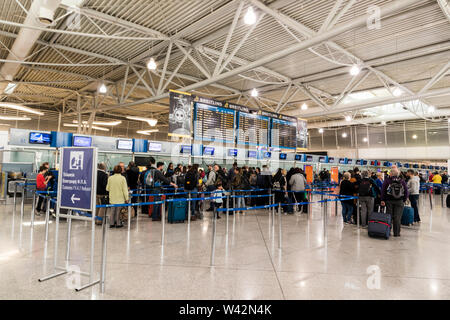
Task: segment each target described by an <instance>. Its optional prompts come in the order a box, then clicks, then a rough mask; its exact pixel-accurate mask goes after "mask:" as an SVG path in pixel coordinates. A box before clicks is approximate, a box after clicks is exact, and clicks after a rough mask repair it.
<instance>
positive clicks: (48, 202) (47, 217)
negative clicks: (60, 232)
mask: <svg viewBox="0 0 450 320" xmlns="http://www.w3.org/2000/svg"><path fill="white" fill-rule="evenodd" d="M50 199H51V198H50V197H47V208H46V210H45V242H47V240H48V224H49V221H50V202H51V201H50Z"/></svg>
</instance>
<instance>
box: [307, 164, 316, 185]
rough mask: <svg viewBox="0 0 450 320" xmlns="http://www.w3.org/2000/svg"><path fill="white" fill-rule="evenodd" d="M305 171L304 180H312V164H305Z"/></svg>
mask: <svg viewBox="0 0 450 320" xmlns="http://www.w3.org/2000/svg"><path fill="white" fill-rule="evenodd" d="M305 173H306V182H307V183H308V184H310V183H313V182H314V172H313V166H310V165H305Z"/></svg>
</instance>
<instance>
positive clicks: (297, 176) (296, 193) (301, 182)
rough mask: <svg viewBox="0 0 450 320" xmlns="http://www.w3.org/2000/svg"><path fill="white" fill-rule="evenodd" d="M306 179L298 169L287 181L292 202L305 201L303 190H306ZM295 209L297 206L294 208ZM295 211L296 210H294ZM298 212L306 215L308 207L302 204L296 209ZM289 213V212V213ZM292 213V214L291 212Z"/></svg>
mask: <svg viewBox="0 0 450 320" xmlns="http://www.w3.org/2000/svg"><path fill="white" fill-rule="evenodd" d="M306 184H307V183H306V179H305V176H304V175H303V174H302V171H301V169H300V168H295V171H294V174H293V175H292V177H291V179H290V180H289V185H290V186H291V190H292V191H293V197H294V202H295V203H299V202H304V201H306V195H305V188H306ZM296 207H297V206H296ZM295 211H297V210H295ZM298 211H299V212H300V211H301V212H303V213H308V205H307V204H303V205H300V206H299V207H298ZM289 213H291V212H289ZM292 213H293V212H292Z"/></svg>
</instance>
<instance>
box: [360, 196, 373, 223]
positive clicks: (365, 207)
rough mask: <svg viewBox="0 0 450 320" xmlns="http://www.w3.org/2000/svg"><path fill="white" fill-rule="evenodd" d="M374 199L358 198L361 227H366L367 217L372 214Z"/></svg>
mask: <svg viewBox="0 0 450 320" xmlns="http://www.w3.org/2000/svg"><path fill="white" fill-rule="evenodd" d="M374 202H375V199H374V198H373V197H359V204H360V205H361V226H362V227H364V226H366V225H367V217H368V215H369V214H370V213H371V212H373V204H374Z"/></svg>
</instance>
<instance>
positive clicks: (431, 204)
mask: <svg viewBox="0 0 450 320" xmlns="http://www.w3.org/2000/svg"><path fill="white" fill-rule="evenodd" d="M428 191H429V192H428V193H429V195H430V209H431V210H433V187H430V188H429V189H428Z"/></svg>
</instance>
